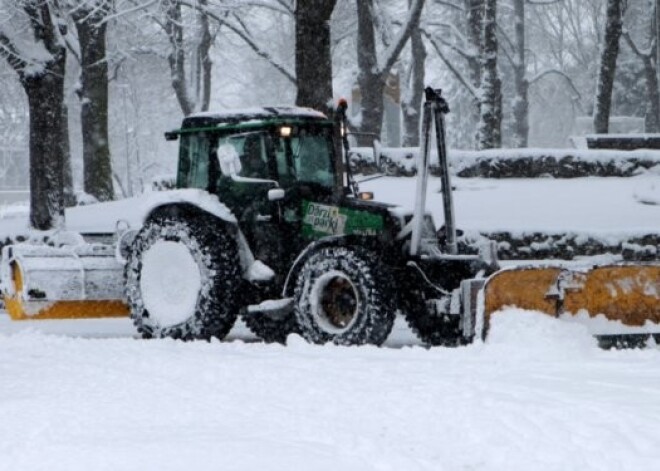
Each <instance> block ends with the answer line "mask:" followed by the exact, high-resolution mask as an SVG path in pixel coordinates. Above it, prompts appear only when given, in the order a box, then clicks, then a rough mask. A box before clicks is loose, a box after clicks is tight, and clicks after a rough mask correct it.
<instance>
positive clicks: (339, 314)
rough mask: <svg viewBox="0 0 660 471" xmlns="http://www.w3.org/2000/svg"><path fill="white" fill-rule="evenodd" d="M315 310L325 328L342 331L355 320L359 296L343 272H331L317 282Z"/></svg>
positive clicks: (329, 330) (336, 331)
mask: <svg viewBox="0 0 660 471" xmlns="http://www.w3.org/2000/svg"><path fill="white" fill-rule="evenodd" d="M316 292H317V294H316V296H315V298H316V299H315V301H316V302H315V303H313V304H314V306H313V307H314V312H315V314H316V316H317V318H318V320H319V321H320V323H321V325H322V326H323V327H324V329H325V330H327V331H328V332H331V333H342V332H344V331H346V330H348V329H349V328H350V327H351V326H352V324H353V323H354V322H355V319H356V317H357V313H358V304H359V297H358V293H357V290H356V289H355V286H354V285H353V283H352V282H351V280H350V279H349V278H348V277H347V276H346V275H345V274H344V273H341V272H330V273H327V274H325V275H323V276H321V277H320V278H319V279H318V280H317V282H316Z"/></svg>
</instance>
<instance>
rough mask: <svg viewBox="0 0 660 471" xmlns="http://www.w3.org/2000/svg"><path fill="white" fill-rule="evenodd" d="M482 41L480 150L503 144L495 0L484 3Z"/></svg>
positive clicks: (487, 0)
mask: <svg viewBox="0 0 660 471" xmlns="http://www.w3.org/2000/svg"><path fill="white" fill-rule="evenodd" d="M483 25H484V29H483V36H482V40H481V54H480V56H481V69H482V72H481V76H482V79H481V80H482V83H481V102H480V103H479V115H480V116H479V126H478V132H479V148H480V149H491V148H494V147H500V146H501V145H502V131H501V128H502V82H501V80H500V77H499V72H498V70H497V54H498V43H497V0H486V1H485V8H484V21H483Z"/></svg>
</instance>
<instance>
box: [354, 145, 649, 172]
mask: <svg viewBox="0 0 660 471" xmlns="http://www.w3.org/2000/svg"><path fill="white" fill-rule="evenodd" d="M418 153H419V148H415V147H410V148H393V147H383V148H379V149H378V150H377V152H376V154H377V155H374V154H375V153H374V150H373V149H371V148H363V147H358V148H355V149H351V152H350V153H349V159H350V162H351V168H352V170H353V171H354V172H355V173H363V174H370V173H375V172H382V173H385V174H387V175H393V176H412V175H414V174H415V173H416V161H417V155H418ZM377 162H378V163H377ZM430 162H431V164H430V171H431V174H438V172H439V167H438V157H437V155H436V152H435V151H432V152H431V160H430ZM449 162H450V167H451V169H452V173H453V174H455V175H457V176H459V177H464V178H474V177H481V178H543V177H551V178H577V177H587V176H597V177H630V176H633V175H637V174H639V173H643V172H646V171H657V172H660V151H654V150H634V151H621V150H587V149H584V150H582V149H580V150H578V149H533V148H523V149H490V150H484V151H469V150H449Z"/></svg>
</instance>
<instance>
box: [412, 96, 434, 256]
mask: <svg viewBox="0 0 660 471" xmlns="http://www.w3.org/2000/svg"><path fill="white" fill-rule="evenodd" d="M433 106H434V103H433V101H431V100H428V97H427V100H426V101H425V102H424V111H423V115H422V142H421V148H420V149H419V155H418V157H417V190H416V192H415V212H414V213H413V220H412V235H411V239H410V255H411V256H413V257H414V256H416V255H417V254H418V253H419V246H420V243H421V240H422V226H423V224H424V213H425V212H426V187H427V183H428V179H429V178H428V177H429V148H430V140H431V119H432V118H433V114H432V113H433Z"/></svg>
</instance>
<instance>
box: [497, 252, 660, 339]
mask: <svg viewBox="0 0 660 471" xmlns="http://www.w3.org/2000/svg"><path fill="white" fill-rule="evenodd" d="M506 306H516V307H519V308H522V309H530V310H536V311H541V312H545V313H547V314H549V315H551V316H559V315H561V314H569V315H576V314H578V313H580V312H587V313H588V315H589V316H590V317H595V316H598V315H604V316H605V317H606V318H607V319H609V320H612V321H620V322H621V323H622V324H624V325H626V326H643V325H644V324H645V323H646V322H647V321H649V322H652V323H656V324H659V327H660V264H635V265H606V266H601V267H594V268H591V269H587V270H570V269H565V268H559V267H528V268H515V269H511V270H503V271H501V272H499V273H496V274H495V275H493V276H492V277H491V278H490V279H489V280H488V282H487V283H486V287H485V305H484V308H485V309H484V311H485V315H486V321H488V319H489V318H490V316H491V315H492V314H493V313H494V312H496V311H498V310H500V309H502V308H504V307H506Z"/></svg>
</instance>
